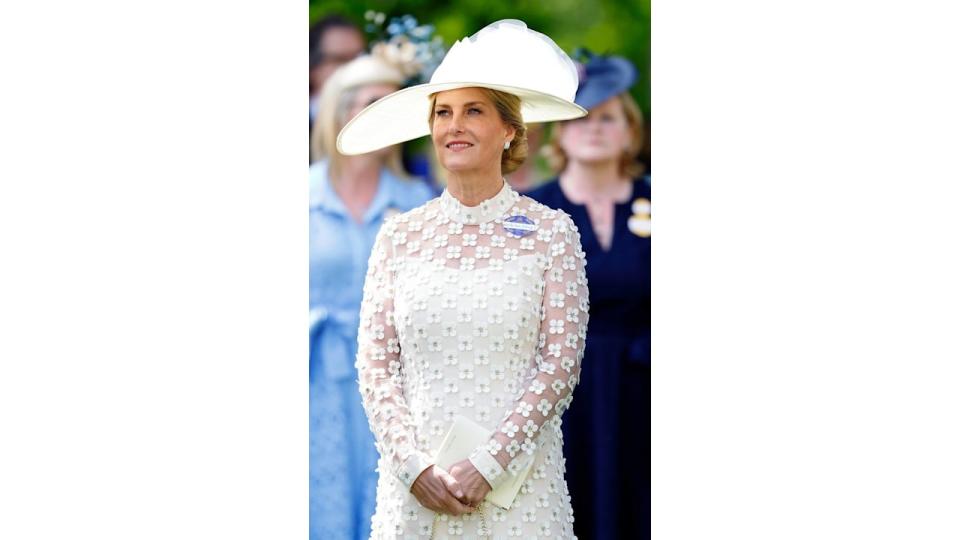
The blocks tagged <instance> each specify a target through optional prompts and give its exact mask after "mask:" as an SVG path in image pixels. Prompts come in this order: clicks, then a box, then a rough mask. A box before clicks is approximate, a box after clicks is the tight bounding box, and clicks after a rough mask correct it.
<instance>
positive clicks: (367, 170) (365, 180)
mask: <svg viewBox="0 0 960 540" xmlns="http://www.w3.org/2000/svg"><path fill="white" fill-rule="evenodd" d="M382 167H383V163H382V162H381V161H380V160H379V159H376V158H373V157H372V156H344V157H343V158H342V159H341V160H340V161H339V162H338V163H337V167H336V168H335V169H334V168H331V169H330V183H331V185H332V186H333V189H334V191H336V192H337V195H339V196H340V199H341V200H342V201H343V203H344V205H345V206H346V207H347V209H348V210H349V211H350V214H351V215H352V216H353V218H354V220H356V221H358V222H359V221H360V220H361V219H362V218H363V214H364V212H366V209H367V207H368V206H370V203H371V202H372V201H373V197H374V195H376V193H377V186H378V185H379V183H380V170H381V168H382Z"/></svg>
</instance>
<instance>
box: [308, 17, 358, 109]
mask: <svg viewBox="0 0 960 540" xmlns="http://www.w3.org/2000/svg"><path fill="white" fill-rule="evenodd" d="M365 47H366V42H365V40H364V38H363V33H361V32H360V29H359V28H358V27H357V26H356V25H355V24H353V23H352V22H350V20H349V19H347V18H345V17H342V16H340V15H327V16H326V17H324V18H322V19H320V20H318V21H317V22H316V23H314V24H313V26H311V27H310V124H311V125H312V124H313V120H314V118H316V114H317V107H318V101H319V96H320V91H321V90H322V89H323V83H324V81H326V80H327V78H329V77H330V75H332V74H333V72H334V71H336V70H337V68H339V67H340V66H342V65H344V64H346V63H347V62H349V61H350V60H353V59H354V58H356V57H357V56H359V55H360V54H361V53H363V51H364V49H365Z"/></svg>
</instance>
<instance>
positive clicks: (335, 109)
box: [309, 49, 433, 540]
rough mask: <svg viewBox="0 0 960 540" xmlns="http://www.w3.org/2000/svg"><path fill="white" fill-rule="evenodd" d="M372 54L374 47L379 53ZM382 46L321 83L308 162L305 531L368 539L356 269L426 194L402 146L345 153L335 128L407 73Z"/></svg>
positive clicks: (359, 276) (368, 473)
mask: <svg viewBox="0 0 960 540" xmlns="http://www.w3.org/2000/svg"><path fill="white" fill-rule="evenodd" d="M377 53H380V54H377ZM389 59H390V57H389V56H388V55H385V54H382V49H380V50H375V54H373V55H364V56H360V57H358V58H356V59H354V60H352V61H350V62H349V63H347V64H345V65H344V66H342V67H340V68H339V69H338V70H337V71H336V72H334V74H333V75H332V76H331V77H330V78H329V79H328V80H327V81H326V83H325V84H324V85H323V90H322V93H321V96H320V110H319V114H318V116H317V122H316V123H315V125H314V131H313V133H312V134H311V154H312V156H314V157H315V158H316V159H317V161H316V162H314V164H313V165H312V166H311V167H310V220H309V223H310V316H311V327H310V538H311V540H313V539H321V538H323V539H326V538H338V539H341V538H342V539H366V538H369V536H370V517H371V516H372V515H373V512H374V506H375V489H376V481H377V473H376V462H377V452H376V448H375V446H374V439H373V435H372V434H371V433H370V429H369V427H368V425H367V421H366V417H365V416H364V413H363V406H362V404H361V401H360V392H359V389H358V387H357V371H356V368H355V367H354V359H355V357H356V352H357V328H358V327H359V324H360V323H359V321H360V317H359V313H360V301H361V298H362V295H363V278H364V276H365V275H366V272H367V260H368V259H369V256H370V251H371V249H372V247H373V240H374V238H375V237H376V235H377V233H378V232H379V230H380V226H381V225H382V224H383V222H384V220H385V219H386V218H387V217H389V216H390V215H392V214H394V213H397V212H403V211H406V210H409V209H411V208H413V207H415V206H419V205H421V204H423V203H424V202H425V201H427V200H428V199H430V198H432V197H433V193H432V192H431V191H430V189H429V188H428V187H427V186H426V185H425V184H423V183H422V182H419V181H416V180H409V179H406V175H405V173H404V171H403V168H402V166H401V162H400V147H399V146H388V147H385V148H383V149H380V150H377V151H375V152H370V153H367V154H363V155H357V156H344V155H342V154H340V153H339V152H338V151H337V149H336V134H337V132H339V131H340V128H342V127H343V125H344V124H346V123H347V122H348V121H349V120H350V119H351V118H353V117H354V116H356V114H357V113H358V112H360V111H361V110H362V109H363V108H364V107H366V106H367V105H369V104H370V103H373V102H374V101H376V100H377V99H379V98H381V97H383V96H385V95H387V94H389V93H391V92H394V91H396V90H397V89H399V88H400V86H401V85H402V84H403V81H404V80H405V79H406V74H405V73H404V71H403V69H402V64H397V63H392V62H390V61H389Z"/></svg>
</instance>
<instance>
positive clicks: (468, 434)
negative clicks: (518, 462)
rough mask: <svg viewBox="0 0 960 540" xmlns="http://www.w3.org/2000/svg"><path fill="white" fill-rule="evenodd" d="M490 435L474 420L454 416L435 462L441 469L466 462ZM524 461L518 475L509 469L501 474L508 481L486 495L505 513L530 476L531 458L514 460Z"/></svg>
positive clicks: (490, 433)
mask: <svg viewBox="0 0 960 540" xmlns="http://www.w3.org/2000/svg"><path fill="white" fill-rule="evenodd" d="M492 435H493V432H492V431H489V430H487V429H486V428H484V427H483V426H481V425H479V424H477V423H476V422H474V421H473V420H470V419H469V418H467V417H465V416H460V415H457V416H456V417H454V419H453V425H452V426H450V431H448V432H447V436H446V437H444V439H443V443H442V444H441V445H440V449H439V450H437V456H436V458H435V460H434V462H435V463H436V464H437V465H439V466H441V467H443V468H444V469H449V468H450V467H452V466H453V464H454V463H457V462H458V461H463V460H464V459H467V458H468V457H469V456H470V452H473V450H474V449H475V448H476V447H478V446H480V445H481V444H485V443H486V442H487V441H488V440H490V437H491V436H492ZM524 458H528V459H526V464H524V465H523V466H522V467H521V468H520V469H519V471H518V472H517V474H516V475H512V474H511V473H510V471H509V470H507V471H505V472H504V473H503V474H505V475H506V476H507V480H506V481H504V482H503V484H501V485H500V487H498V488H497V489H495V490H493V491H491V492H490V493H487V496H486V497H485V498H484V500H487V501H490V502H491V503H493V504H495V505H497V506H499V507H500V508H503V509H504V510H508V509H510V505H512V504H513V500H514V499H515V498H516V497H517V493H519V492H520V487H521V486H522V485H523V482H524V480H526V479H527V474H529V473H530V469H531V468H532V467H533V461H534V460H533V459H532V456H523V457H518V458H517V459H524Z"/></svg>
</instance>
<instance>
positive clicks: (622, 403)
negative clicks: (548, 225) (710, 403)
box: [528, 56, 650, 539]
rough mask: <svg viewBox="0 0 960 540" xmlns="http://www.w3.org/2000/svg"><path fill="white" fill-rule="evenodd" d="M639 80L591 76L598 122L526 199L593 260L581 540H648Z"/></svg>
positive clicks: (646, 201)
mask: <svg viewBox="0 0 960 540" xmlns="http://www.w3.org/2000/svg"><path fill="white" fill-rule="evenodd" d="M636 79H637V73H636V69H635V68H634V67H633V65H632V64H631V63H630V62H629V61H627V60H626V59H624V58H620V57H615V56H613V57H602V56H594V57H592V58H591V59H590V60H589V61H588V62H586V64H585V65H582V66H581V80H580V85H579V87H578V89H577V96H576V102H577V104H579V105H580V106H582V107H584V108H586V109H588V110H589V114H588V115H587V116H586V117H584V118H580V119H576V120H570V121H567V122H561V123H559V124H556V125H554V129H553V138H552V140H551V142H550V144H549V146H548V147H547V149H548V150H549V152H548V157H549V158H550V160H551V161H552V164H553V166H554V167H555V170H556V171H557V172H558V173H559V176H558V177H557V178H555V179H552V180H550V181H548V182H547V183H546V184H544V185H543V186H541V187H539V188H537V189H535V190H533V191H531V192H530V193H528V195H529V196H530V197H532V198H534V199H536V200H538V201H540V202H541V203H543V204H545V205H547V206H550V207H552V208H558V209H561V210H563V211H564V212H566V213H567V214H569V215H570V217H571V218H572V219H573V222H574V223H576V225H577V227H578V228H579V229H580V231H581V234H582V239H583V251H584V252H585V253H586V259H587V279H588V280H589V282H590V327H589V329H588V330H587V335H588V336H589V339H588V340H587V345H586V351H585V353H584V360H583V366H584V367H583V374H582V376H581V383H580V389H579V390H578V391H577V392H578V395H577V401H578V403H579V404H580V405H579V406H578V407H576V408H575V409H574V410H572V411H571V412H570V413H568V415H567V419H566V420H565V421H564V423H563V428H564V440H565V445H564V454H565V455H566V458H567V479H568V482H569V484H570V495H571V497H572V501H573V509H574V511H575V512H576V515H577V521H576V523H575V524H574V529H575V531H576V533H577V536H579V537H580V538H637V539H642V538H649V537H650V184H649V177H646V176H644V175H643V166H642V164H641V163H639V162H638V160H637V156H638V155H639V153H640V150H641V147H642V146H643V142H644V139H643V125H644V122H643V116H642V114H641V112H640V108H639V107H638V106H637V104H636V102H635V101H634V100H633V98H632V97H631V96H630V94H629V92H628V90H629V88H630V87H631V86H632V85H633V83H634V82H635V81H636Z"/></svg>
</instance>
